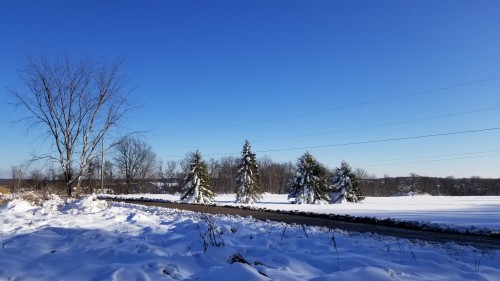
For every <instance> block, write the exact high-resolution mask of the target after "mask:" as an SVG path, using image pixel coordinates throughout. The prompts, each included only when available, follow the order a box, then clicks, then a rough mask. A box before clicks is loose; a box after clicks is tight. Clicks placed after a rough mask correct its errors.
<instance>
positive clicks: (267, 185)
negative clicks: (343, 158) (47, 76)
mask: <svg viewBox="0 0 500 281" xmlns="http://www.w3.org/2000/svg"><path fill="white" fill-rule="evenodd" d="M225 168H231V169H233V168H234V167H232V165H231V166H226V167H224V168H222V169H219V173H217V174H213V175H212V176H213V177H212V188H213V190H214V191H215V192H216V193H234V186H235V178H234V176H232V174H233V173H232V172H234V171H231V172H229V171H227V170H225ZM260 173H261V175H260V178H261V184H262V189H263V191H264V192H269V193H278V194H282V193H288V188H289V187H288V182H289V180H290V178H291V177H292V176H293V165H292V164H277V163H272V164H271V165H269V166H263V167H261V172H260ZM182 179H183V177H182V176H181V175H180V174H177V175H175V176H174V177H171V178H159V179H149V180H146V181H145V182H146V183H145V184H141V185H139V184H133V185H132V186H131V187H130V186H127V184H126V181H125V180H124V179H112V180H111V179H107V180H106V181H105V182H104V190H101V180H99V179H86V180H85V181H83V185H84V192H85V193H91V192H107V193H117V194H127V193H139V192H147V193H175V192H178V191H179V188H180V185H181V183H182ZM359 181H360V185H361V190H362V192H363V194H364V195H365V196H380V197H387V196H395V195H411V194H430V195H443V196H486V195H497V196H500V179H488V178H479V177H471V178H452V177H446V178H437V177H425V176H418V175H412V176H409V177H384V178H373V177H372V178H365V179H363V178H360V179H359ZM0 186H6V187H10V188H11V189H12V190H13V191H23V190H33V191H38V192H44V193H55V194H60V195H64V194H65V183H64V181H62V180H48V179H43V180H42V179H23V180H11V179H0Z"/></svg>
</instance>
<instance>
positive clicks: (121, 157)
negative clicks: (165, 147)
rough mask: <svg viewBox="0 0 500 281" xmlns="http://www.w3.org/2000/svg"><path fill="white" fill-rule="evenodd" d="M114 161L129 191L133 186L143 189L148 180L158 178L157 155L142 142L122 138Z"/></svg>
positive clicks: (132, 138)
mask: <svg viewBox="0 0 500 281" xmlns="http://www.w3.org/2000/svg"><path fill="white" fill-rule="evenodd" d="M114 160H115V164H116V167H117V169H118V170H119V171H120V172H121V173H122V175H123V176H124V177H125V182H126V184H127V188H128V189H129V190H130V187H131V186H132V185H133V184H137V185H138V187H139V188H140V189H142V187H143V185H144V183H145V180H146V179H151V178H155V177H156V168H157V166H158V165H157V160H156V154H155V153H154V152H153V150H152V148H151V146H150V145H149V144H147V143H146V142H144V141H142V140H139V139H137V138H134V137H130V136H127V137H124V138H122V139H121V140H120V141H119V142H118V144H117V145H116V149H115V156H114ZM140 191H142V190H140Z"/></svg>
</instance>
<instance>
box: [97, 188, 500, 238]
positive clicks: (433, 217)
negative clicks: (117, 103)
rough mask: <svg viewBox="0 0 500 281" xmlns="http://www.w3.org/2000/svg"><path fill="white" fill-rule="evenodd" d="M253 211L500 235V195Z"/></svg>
mask: <svg viewBox="0 0 500 281" xmlns="http://www.w3.org/2000/svg"><path fill="white" fill-rule="evenodd" d="M103 196H104V195H103ZM235 196H236V195H234V194H221V195H217V196H216V197H215V203H216V204H218V205H235V206H238V205H241V204H235V203H234V198H235ZM118 197H123V198H140V197H144V198H150V199H163V200H169V201H178V200H179V195H169V194H130V195H119V196H118ZM245 206H249V207H252V208H266V209H271V210H285V211H301V212H313V213H324V214H339V215H352V216H361V217H377V218H381V219H385V218H393V219H398V220H406V221H417V222H421V223H431V224H438V225H443V226H447V227H450V228H456V229H463V228H466V229H468V230H470V231H473V230H475V229H476V230H479V229H483V230H491V231H492V232H494V233H500V196H430V195H418V196H398V197H367V198H366V199H365V200H363V201H362V202H360V203H343V204H322V205H319V204H290V203H289V201H288V199H287V194H268V193H266V194H264V195H263V199H262V200H261V201H260V202H259V203H256V204H252V205H245Z"/></svg>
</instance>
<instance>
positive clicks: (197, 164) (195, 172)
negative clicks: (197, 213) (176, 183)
mask: <svg viewBox="0 0 500 281" xmlns="http://www.w3.org/2000/svg"><path fill="white" fill-rule="evenodd" d="M189 162H190V164H189V170H188V172H187V175H186V177H185V178H184V183H183V184H182V188H181V201H182V202H186V203H200V204H203V203H212V202H213V201H214V195H215V194H214V193H213V192H212V190H210V175H209V174H208V169H207V164H206V163H205V162H204V161H203V160H202V159H201V154H200V152H198V151H196V152H195V153H193V155H192V156H191V157H190V161H189Z"/></svg>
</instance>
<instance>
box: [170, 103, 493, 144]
mask: <svg viewBox="0 0 500 281" xmlns="http://www.w3.org/2000/svg"><path fill="white" fill-rule="evenodd" d="M498 109H500V106H495V107H488V108H482V109H477V110H471V111H465V112H458V113H450V114H443V115H436V116H429V117H421V118H417V119H411V120H403V121H397V122H388V123H381V124H375V125H369V126H361V127H356V128H349V129H342V130H335V131H329V132H320V133H312V134H302V135H294V136H287V137H278V138H268V139H261V140H252V143H259V142H272V141H281V140H288V139H297V138H303V137H314V136H324V135H331V134H338V133H344V132H352V131H359V130H366V129H374V128H380V127H386V126H395V125H401V124H408V123H416V122H421V121H429V120H435V119H441V118H447V117H455V116H460V115H467V114H473V113H480V112H485V111H492V110H498ZM240 144H241V142H232V143H225V144H215V145H204V146H198V148H206V147H225V146H232V145H240ZM185 148H190V147H188V146H184V147H177V148H167V150H177V149H185Z"/></svg>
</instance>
